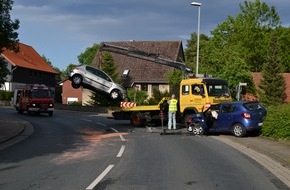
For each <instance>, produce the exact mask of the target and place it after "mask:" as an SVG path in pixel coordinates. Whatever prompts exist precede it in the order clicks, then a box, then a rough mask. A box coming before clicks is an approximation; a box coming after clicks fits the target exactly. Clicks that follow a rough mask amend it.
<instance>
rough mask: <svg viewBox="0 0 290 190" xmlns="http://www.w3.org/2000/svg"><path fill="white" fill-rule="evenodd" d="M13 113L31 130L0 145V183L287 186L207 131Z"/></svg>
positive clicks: (7, 187) (77, 115)
mask: <svg viewBox="0 0 290 190" xmlns="http://www.w3.org/2000/svg"><path fill="white" fill-rule="evenodd" d="M8 111H9V112H10V111H11V114H15V111H14V110H8ZM9 114H10V113H9ZM14 116H17V117H21V118H22V119H25V120H27V121H29V122H30V123H31V124H32V125H33V126H34V133H33V134H32V135H31V136H29V137H28V138H26V139H25V140H23V141H21V142H20V143H17V144H15V145H13V146H10V147H8V148H6V149H4V150H1V151H0V171H1V172H0V189H4V190H15V189H19V190H34V189H42V190H48V189H49V190H50V189H62V190H82V189H83V190H85V189H87V190H89V189H114V190H115V189H121V190H123V189H124V190H125V189H126V190H127V189H138V190H139V189H141V190H142V189H150V190H151V189H152V190H154V189H156V190H157V189H158V190H160V189H174V190H176V189H263V190H267V189H269V190H270V189H271V190H273V189H288V188H287V187H286V186H285V185H283V184H282V183H281V182H280V180H279V179H277V178H276V177H275V176H273V175H272V174H271V173H270V172H269V171H268V170H266V169H265V168H264V167H262V166H261V165H259V164H258V163H257V162H255V161H253V160H252V159H251V158H249V157H247V156H245V154H242V153H241V152H240V151H238V150H236V149H235V148H233V147H231V146H229V145H227V144H224V143H222V142H221V141H219V140H217V139H215V138H212V137H206V136H203V137H197V136H190V135H184V134H173V135H160V134H158V133H148V132H147V131H146V130H145V129H133V128H131V127H130V126H129V125H128V124H129V123H128V122H121V121H114V120H108V119H107V118H106V117H103V116H101V115H97V114H93V113H82V112H67V111H56V112H55V114H54V116H53V117H48V116H47V115H40V116H27V115H25V114H24V115H14Z"/></svg>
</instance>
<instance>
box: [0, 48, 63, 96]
mask: <svg viewBox="0 0 290 190" xmlns="http://www.w3.org/2000/svg"><path fill="white" fill-rule="evenodd" d="M18 45H19V52H17V53H16V52H14V51H12V50H7V49H5V48H4V49H3V52H2V53H1V57H3V58H4V59H5V60H6V62H7V63H8V64H7V67H8V69H9V71H10V72H11V75H9V76H7V77H6V82H5V85H4V86H2V87H1V88H0V89H3V90H6V91H14V89H15V88H21V87H23V86H26V85H27V84H45V85H47V86H49V87H52V88H55V85H56V79H55V78H56V75H58V72H57V71H56V70H55V69H53V68H52V66H51V65H49V64H48V63H47V62H46V61H45V60H44V59H43V58H42V57H41V56H40V55H39V54H38V53H37V52H36V51H35V50H34V49H33V47H31V46H28V45H25V44H23V43H19V44H18Z"/></svg>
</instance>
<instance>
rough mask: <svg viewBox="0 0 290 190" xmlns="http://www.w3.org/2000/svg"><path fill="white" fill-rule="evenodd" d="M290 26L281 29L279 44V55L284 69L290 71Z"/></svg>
mask: <svg viewBox="0 0 290 190" xmlns="http://www.w3.org/2000/svg"><path fill="white" fill-rule="evenodd" d="M289 44H290V27H288V28H283V27H281V28H280V29H279V37H278V45H279V49H280V51H279V57H280V61H281V65H282V67H283V68H282V71H283V72H286V73H289V72H290V54H289V52H290V46H289Z"/></svg>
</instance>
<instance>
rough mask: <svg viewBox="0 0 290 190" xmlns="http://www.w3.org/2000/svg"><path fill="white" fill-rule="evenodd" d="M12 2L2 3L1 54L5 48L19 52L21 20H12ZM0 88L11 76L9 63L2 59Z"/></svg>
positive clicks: (5, 1) (0, 5) (0, 64)
mask: <svg viewBox="0 0 290 190" xmlns="http://www.w3.org/2000/svg"><path fill="white" fill-rule="evenodd" d="M12 4H13V1H12V0H2V1H1V3H0V13H1V17H0V54H1V53H2V52H3V48H6V49H9V50H14V51H15V52H17V51H18V39H17V38H18V33H17V32H15V30H17V29H18V28H19V20H18V19H15V20H14V21H12V20H11V19H10V11H11V10H12ZM0 71H1V72H0V86H1V85H3V84H4V83H5V80H4V78H5V77H6V76H7V75H8V74H10V72H9V70H8V68H7V63H6V61H4V60H3V59H2V58H1V60H0Z"/></svg>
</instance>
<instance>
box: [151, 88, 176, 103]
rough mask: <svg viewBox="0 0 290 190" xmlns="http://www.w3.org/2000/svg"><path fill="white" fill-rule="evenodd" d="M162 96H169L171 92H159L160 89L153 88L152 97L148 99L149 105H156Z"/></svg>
mask: <svg viewBox="0 0 290 190" xmlns="http://www.w3.org/2000/svg"><path fill="white" fill-rule="evenodd" d="M163 97H171V93H169V92H168V91H165V92H161V91H160V90H157V89H153V93H152V97H151V98H150V99H149V100H148V103H149V105H156V104H158V103H159V102H160V100H162V98H163Z"/></svg>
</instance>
